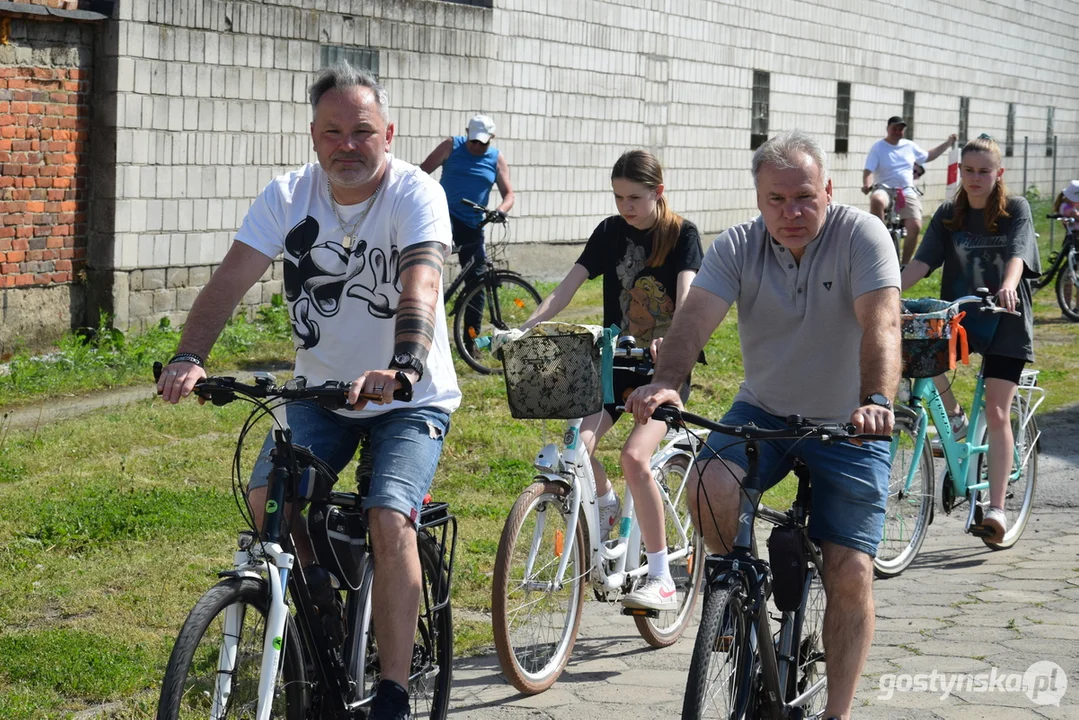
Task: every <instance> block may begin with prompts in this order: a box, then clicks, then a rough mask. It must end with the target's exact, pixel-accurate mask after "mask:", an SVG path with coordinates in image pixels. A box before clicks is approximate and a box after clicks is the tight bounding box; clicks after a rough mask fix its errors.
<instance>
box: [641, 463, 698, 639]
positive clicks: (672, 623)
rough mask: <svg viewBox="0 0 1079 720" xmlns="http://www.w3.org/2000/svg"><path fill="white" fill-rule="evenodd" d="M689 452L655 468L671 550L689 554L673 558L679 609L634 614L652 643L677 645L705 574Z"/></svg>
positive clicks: (669, 550)
mask: <svg viewBox="0 0 1079 720" xmlns="http://www.w3.org/2000/svg"><path fill="white" fill-rule="evenodd" d="M691 462H692V458H691V457H690V456H689V455H676V456H674V457H672V458H671V459H670V460H668V461H667V462H666V463H664V464H663V467H660V468H657V469H656V470H655V471H654V475H655V481H656V482H657V483H658V484H659V486H660V493H659V494H660V497H661V498H662V499H663V519H664V523H665V525H666V527H667V553H668V555H670V554H672V553H678V552H682V551H685V553H686V555H685V556H684V557H680V558H678V559H677V560H672V561H671V575H672V576H673V577H674V585H675V589H676V591H677V593H678V594H677V597H678V609H677V610H673V611H664V612H661V613H659V616H658V617H655V618H650V617H642V616H637V615H634V616H633V622H634V623H636V625H637V632H639V633H640V634H641V637H643V638H644V640H645V642H647V643H648V644H649V645H651V646H652V647H656V648H661V647H667V646H669V645H673V644H674V643H675V641H677V640H678V638H680V637H682V633H683V632H685V630H686V625H688V624H689V620H690V618H691V617H693V608H695V607H696V606H697V597H698V595H699V594H700V589H701V578H702V577H703V575H704V540H702V539H701V536H700V535H698V534H697V532H696V530H694V528H693V519H692V518H691V517H690V514H689V500H688V497H687V492H686V479H687V478H688V477H689V466H690V464H691Z"/></svg>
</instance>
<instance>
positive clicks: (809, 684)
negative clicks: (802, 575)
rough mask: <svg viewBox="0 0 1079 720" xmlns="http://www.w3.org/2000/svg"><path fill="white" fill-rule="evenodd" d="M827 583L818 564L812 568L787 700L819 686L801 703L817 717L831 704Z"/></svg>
mask: <svg viewBox="0 0 1079 720" xmlns="http://www.w3.org/2000/svg"><path fill="white" fill-rule="evenodd" d="M824 607H825V599H824V583H823V582H821V577H820V574H819V573H818V572H817V568H816V567H811V568H809V573H808V574H807V575H806V583H805V589H804V590H803V591H802V604H801V605H800V606H799V607H798V612H796V613H795V616H794V647H795V648H796V649H797V657H798V665H797V667H796V668H794V672H793V673H791V674H790V675H789V676H788V677H790V682H791V687H790V688H788V690H787V702H792V701H794V700H795V698H797V697H799V696H800V695H802V694H803V693H806V692H809V691H810V690H812V689H813V688H816V687H818V685H819V689H817V690H816V691H815V692H814V694H813V695H812V696H811V697H810V698H808V699H806V700H804V701H803V702H802V703H800V707H801V708H802V716H803V717H817V716H818V715H820V714H823V713H824V708H825V706H826V705H827V704H828V682H827V680H826V672H825V656H824Z"/></svg>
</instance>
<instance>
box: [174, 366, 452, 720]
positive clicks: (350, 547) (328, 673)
mask: <svg viewBox="0 0 1079 720" xmlns="http://www.w3.org/2000/svg"><path fill="white" fill-rule="evenodd" d="M160 373H161V364H160V363H155V364H154V375H155V377H158V376H160ZM348 388H349V386H348V384H347V383H342V382H337V381H329V382H326V383H324V384H322V385H318V386H313V387H308V386H307V382H306V379H305V378H303V377H302V376H301V377H296V378H293V379H292V380H289V381H288V382H286V383H284V384H283V385H277V384H276V383H275V381H274V379H273V377H272V376H270V375H268V374H260V375H256V379H255V382H254V383H253V384H244V383H241V382H238V381H237V380H236V379H235V378H231V377H208V378H205V379H204V380H202V381H200V382H199V383H198V384H197V385H196V386H195V391H194V392H195V393H196V394H197V395H198V396H199V397H201V398H204V399H206V400H209V401H211V402H212V403H213V404H214V405H225V404H227V403H230V402H232V401H234V400H244V401H247V402H250V403H251V404H252V405H254V408H253V409H252V411H251V415H250V416H249V417H248V419H247V421H246V422H245V423H244V425H243V427H242V429H241V431H240V436H239V439H238V441H237V444H236V453H235V455H234V458H233V467H232V472H233V489H234V494H235V496H236V500H237V505H238V507H239V508H240V511H241V513H242V514H243V515H244V516H245V518H246V519H247V522H248V525H249V527H250V529H249V530H245V531H242V532H241V533H240V536H239V547H238V551H237V552H236V554H235V562H234V567H233V568H232V569H230V570H225V571H222V572H219V573H218V576H219V577H221V578H222V580H221V582H219V583H218V584H217V585H215V586H214V587H212V588H210V590H208V591H207V592H206V594H204V595H203V596H202V597H201V598H200V599H199V601H198V602H197V603H196V604H195V607H194V609H192V611H191V613H190V614H189V615H188V618H187V620H186V622H185V623H184V625H183V628H182V629H181V630H180V634H179V636H178V637H177V639H176V644H175V646H174V647H173V649H172V655H171V656H170V658H169V663H168V667H167V668H166V670H165V678H164V681H163V682H162V686H161V698H160V702H159V705H158V711H157V718H158V720H180V719H186V718H194V717H199V718H206V717H209V718H212V719H213V720H223V719H224V718H241V719H246V718H252V719H254V718H257V719H258V720H264V719H268V718H271V717H273V718H287V720H305V719H306V718H320V719H321V718H331V719H333V720H362V719H364V718H366V717H367V711H368V708H369V706H370V704H371V702H372V700H373V696H374V690H375V688H376V687H377V686H378V682H379V679H380V676H381V671H380V665H379V648H378V641H377V639H376V637H375V633H374V632H373V627H372V615H371V587H372V582H373V579H374V574H373V570H374V569H373V562H372V558H373V555H372V552H371V539H370V537H369V535H368V533H367V523H366V520H365V517H364V513H363V498H364V496H365V495H366V491H367V489H368V486H369V483H370V477H371V463H372V462H373V460H372V458H371V454H370V452H368V448H367V441H366V439H365V440H363V441H362V442H361V445H360V460H359V463H358V466H357V469H356V480H357V485H358V492H336V491H334V490H333V487H334V484H335V483H336V481H337V475H336V473H335V472H334V471H333V469H332V468H330V467H329V466H328V465H326V464H325V463H324V462H322V461H321V460H319V459H318V458H317V457H315V456H314V455H312V454H311V453H310V452H309V451H308V450H306V449H305V448H302V447H299V446H297V445H293V444H292V432H291V430H290V429H289V427H288V421H287V417H286V414H285V413H284V412H283V411H284V408H285V406H286V405H287V404H289V403H293V402H299V401H305V402H314V403H318V404H319V405H321V406H322V407H326V408H328V409H338V408H342V407H344V406H345V397H346V396H347V393H348ZM408 394H409V395H410V393H408ZM405 395H406V394H405V393H403V392H402V391H398V393H395V396H394V397H395V399H397V400H403V401H408V400H410V399H411V398H410V397H406V396H405ZM363 397H364V398H365V399H368V400H371V399H377V396H367V395H364V396H363ZM266 415H271V416H272V417H273V419H274V422H275V427H274V430H273V438H274V444H275V447H274V449H273V450H272V451H271V460H272V462H273V469H272V470H271V471H270V474H269V484H268V486H267V501H266V506H265V508H266V517H265V523H264V528H263V532H262V533H261V534H259V533H258V532H257V531H256V529H255V523H254V519H253V518H252V517H251V515H250V512H249V510H248V509H247V503H246V499H245V498H244V497H243V490H242V488H241V485H240V482H241V480H240V478H241V474H240V450H241V448H242V446H243V441H244V438H245V436H246V435H247V433H248V432H249V431H250V430H251V428H252V427H253V426H254V425H255V423H256V422H257V421H258V420H259V419H260V418H262V417H265V416H266ZM305 507H306V508H307V510H308V512H307V518H306V520H307V523H308V525H309V527H310V535H311V540H312V544H313V546H314V548H315V553H316V555H317V558H318V565H316V566H310V567H308V568H302V567H300V563H298V562H296V552H295V549H294V546H293V537H292V534H291V533H290V530H289V528H290V527H296V526H297V523H299V522H303V520H304V518H302V517H300V512H301V510H303V509H304V508H305ZM286 514H287V515H288V517H286ZM456 542H457V521H456V519H455V518H454V516H453V515H451V514H450V512H449V506H448V505H447V504H446V503H434V502H425V504H424V506H423V511H422V513H421V514H420V522H419V529H418V534H417V544H418V550H419V557H420V565H421V568H422V572H423V584H422V587H423V597H422V599H421V602H420V613H419V618H418V622H417V630H416V641H415V646H414V647H413V651H412V664H411V668H410V672H409V680H408V691H409V694H410V696H411V705H412V716H413V717H414V718H427V719H429V720H443V719H444V718H445V717H446V714H447V712H448V710H449V694H450V682H451V671H452V661H453V620H452V615H451V610H450V584H451V580H452V577H453V558H454V552H455V549H456ZM326 571H329V573H332V575H333V576H334V577H335V578H336V579H337V580H338V581H339V583H340V586H341V590H337V589H334V586H333V585H327V584H325V583H322V584H319V583H318V582H317V581H316V580H317V579H319V578H320V576H321V579H325V580H329V578H328V576H326ZM341 591H343V593H344V601H343V603H342V600H341V594H340V593H341ZM290 600H291V602H289V601H290ZM342 605H343V609H344V612H343V613H342V611H341V609H342Z"/></svg>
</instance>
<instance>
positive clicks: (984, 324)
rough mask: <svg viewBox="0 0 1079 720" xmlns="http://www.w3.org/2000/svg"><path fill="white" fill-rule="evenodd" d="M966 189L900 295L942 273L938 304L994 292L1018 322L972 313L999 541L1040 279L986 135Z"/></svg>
mask: <svg viewBox="0 0 1079 720" xmlns="http://www.w3.org/2000/svg"><path fill="white" fill-rule="evenodd" d="M960 171H961V183H960V187H959V190H958V191H957V192H956V195H955V199H954V200H953V201H951V202H945V203H944V204H942V205H941V206H940V207H939V208H937V211H936V213H935V214H934V215H933V221H932V222H931V223H930V225H929V230H928V231H927V232H926V234H925V238H924V239H923V240H922V244H921V246H920V247H919V248H918V252H917V254H916V255H915V257H914V260H913V261H912V262H911V263H910V264H909V265H907V267H906V269H905V270H904V271H903V289H904V290H906V289H907V288H909V287H911V286H912V285H914V284H915V283H917V282H918V281H919V280H921V279H922V278H923V277H925V276H926V275H928V274H929V273H931V272H932V271H933V270H935V269H936V268H938V267H943V269H942V271H941V272H942V277H941V283H940V296H941V299H943V300H955V299H956V298H959V297H962V296H964V295H972V294H974V292H975V290H976V289H977V288H979V287H986V288H989V291H990V292H992V293H993V294H995V295H996V298H997V302H998V304H999V305H1000V306H1001V307H1004V308H1007V309H1008V310H1018V311H1019V313H1020V315H1019V316H1015V315H1009V314H1006V313H983V312H979V311H971V312H967V314H966V316H965V317H964V318H963V326H964V328H966V331H967V337H968V339H969V342H970V346H971V349H972V350H974V351H975V352H979V353H981V354H982V356H983V362H982V376H983V377H984V378H985V416H986V422H987V423H988V427H989V453H988V455H989V510H988V511H987V512H986V514H985V518H984V520H983V523H982V524H983V526H984V527H985V528H986V529H988V530H989V531H991V532H992V533H993V535H992V536H991V537H990V540H991V541H993V540H995V541H999V540H1000V539H1002V538H1003V536H1004V533H1005V532H1006V530H1007V517H1006V516H1005V514H1004V500H1005V495H1006V493H1007V489H1008V476H1009V475H1010V474H1011V471H1012V456H1013V450H1014V447H1015V439H1014V437H1013V436H1012V425H1011V406H1012V399H1013V398H1014V397H1015V390H1016V387H1017V386H1018V384H1019V377H1020V375H1021V374H1022V371H1023V367H1024V366H1025V365H1026V364H1027V363H1029V362H1033V361H1034V313H1033V308H1032V307H1031V301H1030V298H1031V287H1030V281H1031V280H1032V279H1033V278H1037V277H1038V275H1040V274H1041V259H1040V257H1039V255H1038V244H1037V241H1036V238H1035V235H1034V223H1033V221H1032V219H1031V214H1030V205H1028V204H1027V201H1026V199H1025V198H1023V197H1020V196H1009V195H1008V188H1007V186H1005V184H1004V168H1003V167H1002V166H1001V158H1000V147H999V146H998V145H997V143H996V142H995V141H994V140H993V138H991V137H989V136H988V135H985V134H982V135H980V136H978V137H977V138H974V139H973V140H971V141H970V142H968V143H967V144H966V145H965V146H963V151H962V155H961V156H960ZM935 380H936V383H937V387H938V388H939V389H940V390H941V394H942V396H943V399H944V406H945V408H946V409H947V410H948V414H949V416H951V419H952V429H953V431H955V432H956V435H957V436H958V437H962V436H964V435H965V434H966V426H967V422H966V416H965V414H964V413H963V408H962V407H961V406H960V405H959V403H958V402H957V401H956V399H955V395H953V394H952V392H951V390H950V389H949V387H948V386H949V383H948V379H947V377H946V376H941V377H938V378H935Z"/></svg>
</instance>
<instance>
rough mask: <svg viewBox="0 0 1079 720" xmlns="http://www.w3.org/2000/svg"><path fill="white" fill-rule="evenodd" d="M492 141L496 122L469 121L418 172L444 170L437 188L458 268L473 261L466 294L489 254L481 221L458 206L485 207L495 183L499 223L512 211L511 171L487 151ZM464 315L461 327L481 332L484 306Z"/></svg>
mask: <svg viewBox="0 0 1079 720" xmlns="http://www.w3.org/2000/svg"><path fill="white" fill-rule="evenodd" d="M494 137H495V123H494V121H493V120H491V118H489V117H487V116H486V115H474V116H473V117H472V119H471V120H469V121H468V128H467V129H466V134H465V135H457V136H455V137H448V138H446V139H445V140H443V141H442V142H441V143H439V145H438V147H436V148H435V149H434V150H433V151H432V152H431V154H430V155H428V156H427V159H426V160H424V161H423V162H422V163H421V164H420V169H421V170H423V171H424V172H427V173H432V172H434V171H435V168H438V167H441V168H442V177H441V178H440V182H441V183H442V188H443V189H444V190H445V191H446V200H447V201H449V204H450V222H451V223H452V225H453V244H454V247H456V248H457V251H458V253H459V255H458V260H459V261H460V263H461V267H464V266H465V265H467V264H468V262H469V261H470V260H472V259H473V258H475V260H476V263H475V265H474V266H473V269H472V273H471V275H470V277H467V278H465V289H464V291H463V292H465V293H467V292H468V291H469V290H471V289H472V287H474V286H475V284H476V282H477V281H478V279H479V277H480V275H482V273H483V267H484V263H485V262H486V261H487V253H486V252H485V251H484V247H483V228H481V227H478V225H479V224H480V221H482V220H483V216H482V215H481V214H480V212H479V211H478V210H476V209H475V208H472V207H470V206H468V205H465V204H464V203H463V202H461V200H470V201H472V202H474V203H476V204H477V205H480V206H481V207H487V201H488V199H489V198H490V196H491V186H492V185H494V184H495V183H498V192H499V193H500V194H501V195H502V202H501V203H499V205H498V207H497V208H495V212H497V213H498V214H499V216H500V217H501V219H502V221H503V222H505V220H506V213H508V212H509V211H510V208H512V207H513V199H514V198H513V187H512V186H511V185H510V166H509V163H507V162H506V158H505V156H504V155H502V153H500V152H499V151H498V148H494V147H491V140H493V139H494ZM464 312H465V327H466V328H479V327H480V318H481V316H482V314H483V306H482V305H477V304H475V303H473V304H471V305H469V306H468V307H467V308H465V310H464Z"/></svg>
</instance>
